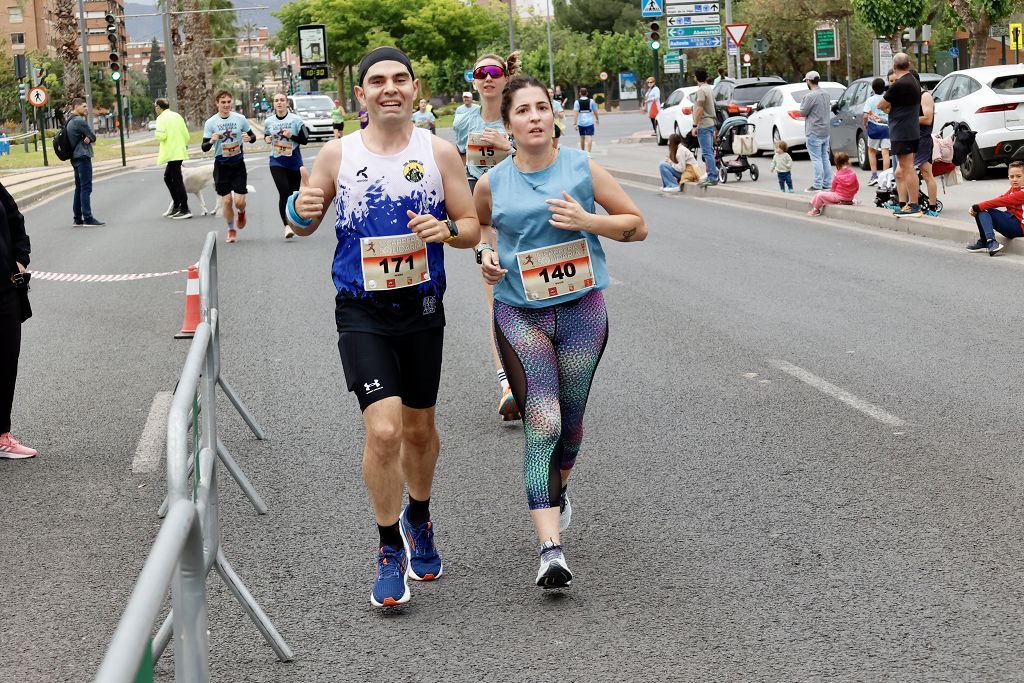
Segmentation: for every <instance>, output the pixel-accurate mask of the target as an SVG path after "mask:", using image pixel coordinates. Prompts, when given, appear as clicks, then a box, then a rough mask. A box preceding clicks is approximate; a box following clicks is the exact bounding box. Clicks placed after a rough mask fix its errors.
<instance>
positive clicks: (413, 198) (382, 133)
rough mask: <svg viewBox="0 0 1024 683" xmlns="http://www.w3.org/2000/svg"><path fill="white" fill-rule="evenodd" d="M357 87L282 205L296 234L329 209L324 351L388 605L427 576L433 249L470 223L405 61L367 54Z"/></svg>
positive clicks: (473, 238) (464, 243) (456, 167)
mask: <svg viewBox="0 0 1024 683" xmlns="http://www.w3.org/2000/svg"><path fill="white" fill-rule="evenodd" d="M358 83H359V85H358V86H356V88H355V93H356V97H357V98H358V99H359V102H360V103H361V104H362V105H363V106H364V107H365V108H366V110H367V112H368V113H369V125H367V126H366V128H365V129H363V130H362V131H357V132H355V133H352V134H351V135H348V136H346V137H343V138H341V139H340V140H331V141H329V142H328V143H327V144H326V145H324V147H323V149H322V150H321V151H320V153H319V154H318V155H317V157H316V163H315V164H314V165H313V172H312V175H310V174H308V173H307V171H306V170H305V169H304V168H303V169H302V187H301V189H300V190H299V191H298V192H297V193H295V194H293V195H292V196H291V198H290V199H289V203H288V208H287V211H288V219H289V222H290V223H291V224H292V227H293V229H294V230H295V233H296V234H297V235H300V236H306V235H309V234H311V233H312V232H313V231H314V230H316V228H317V226H318V225H319V224H320V221H321V220H322V218H323V215H324V208H325V206H326V204H327V202H330V201H331V200H334V202H335V207H336V208H337V211H338V221H337V225H336V227H335V231H336V233H337V236H338V246H337V249H336V250H335V252H334V265H333V267H332V275H333V279H334V284H335V286H336V287H337V289H338V295H337V299H336V306H335V319H336V321H337V326H338V349H339V350H340V352H341V362H342V366H343V367H344V369H345V380H346V382H347V383H348V388H349V391H353V392H355V394H356V397H357V398H358V399H359V407H360V408H361V409H362V411H363V426H364V428H365V430H366V442H365V445H364V448H363V480H364V481H365V482H366V488H367V489H368V491H369V494H370V501H371V502H372V504H373V511H374V514H375V515H376V518H377V529H378V532H379V534H380V544H379V546H378V550H377V554H376V555H377V578H376V581H375V582H374V586H373V591H372V592H371V594H370V602H371V603H373V604H374V605H375V606H377V607H391V606H394V605H400V604H403V603H405V602H407V601H408V600H409V584H408V578H409V577H411V578H413V579H415V580H419V581H428V580H432V579H436V578H438V577H440V576H441V571H442V564H441V557H440V555H439V554H438V552H437V550H436V549H435V546H434V528H433V523H432V521H431V518H430V509H429V503H430V490H431V485H432V484H433V479H434V468H435V466H436V464H437V457H438V453H439V452H440V449H441V442H440V439H439V438H438V434H437V428H436V426H435V422H434V406H435V403H436V402H437V390H438V385H439V383H440V378H441V348H442V342H443V335H444V308H443V307H442V304H441V297H442V295H443V294H444V289H445V273H444V253H443V252H444V244H448V245H449V246H452V247H458V248H462V249H466V248H469V247H472V246H473V245H475V244H476V242H477V240H478V239H479V236H480V223H479V222H478V221H477V218H476V211H475V210H474V208H473V200H472V197H471V196H470V193H469V186H468V185H467V184H466V176H465V171H464V170H463V168H462V160H461V159H460V158H459V153H458V152H457V151H456V150H455V147H453V146H452V145H451V143H449V142H447V141H445V140H443V139H442V138H440V137H438V136H436V135H431V134H430V131H428V130H426V129H424V128H416V127H415V126H414V125H413V123H412V119H411V116H412V111H413V107H414V105H415V102H416V96H417V94H418V92H419V81H418V80H416V78H415V77H414V76H413V70H412V63H411V62H410V61H409V57H408V56H406V54H405V53H404V52H402V51H401V50H398V49H397V48H394V47H379V48H377V49H375V50H372V51H370V52H369V53H367V54H366V55H365V56H364V57H363V59H362V61H361V62H360V63H359V73H358ZM403 484H406V485H408V488H409V504H408V505H407V506H406V507H405V509H404V510H403V509H402V486H403Z"/></svg>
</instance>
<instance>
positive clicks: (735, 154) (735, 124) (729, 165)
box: [715, 116, 760, 183]
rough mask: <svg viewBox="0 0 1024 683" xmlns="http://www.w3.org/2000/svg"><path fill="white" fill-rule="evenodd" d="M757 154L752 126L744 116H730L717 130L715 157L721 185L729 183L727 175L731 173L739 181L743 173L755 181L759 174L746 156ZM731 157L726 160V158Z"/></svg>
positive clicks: (755, 165) (755, 166)
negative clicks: (748, 174)
mask: <svg viewBox="0 0 1024 683" xmlns="http://www.w3.org/2000/svg"><path fill="white" fill-rule="evenodd" d="M756 152H757V144H756V143H755V142H754V124H752V123H750V122H749V121H747V117H746V116H730V117H729V118H727V119H726V120H725V121H723V122H722V127H721V128H719V129H718V147H717V148H716V149H715V155H716V156H717V157H718V178H719V180H721V181H722V182H723V183H727V182H729V174H730V173H732V174H733V175H735V176H736V179H737V180H739V179H741V178H742V177H743V174H744V173H747V172H749V173H750V179H751V180H757V177H758V176H759V175H760V172H759V171H758V170H757V164H753V163H751V162H750V160H749V159H748V158H747V155H749V154H754V153H756ZM727 156H729V157H732V158H731V159H726V157H727Z"/></svg>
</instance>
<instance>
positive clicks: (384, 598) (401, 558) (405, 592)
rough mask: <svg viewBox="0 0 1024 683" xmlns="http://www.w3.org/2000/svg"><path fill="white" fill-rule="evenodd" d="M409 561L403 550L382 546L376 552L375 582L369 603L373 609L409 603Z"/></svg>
mask: <svg viewBox="0 0 1024 683" xmlns="http://www.w3.org/2000/svg"><path fill="white" fill-rule="evenodd" d="M408 577H409V561H408V554H407V553H406V552H405V548H398V549H395V548H392V547H391V546H388V545H382V546H381V547H380V550H378V551H377V580H376V581H374V582H373V591H371V592H370V602H371V603H372V604H373V606H374V607H395V606H397V605H404V604H405V603H407V602H409V578H408Z"/></svg>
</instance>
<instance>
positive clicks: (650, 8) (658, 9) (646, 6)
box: [640, 0, 665, 17]
mask: <svg viewBox="0 0 1024 683" xmlns="http://www.w3.org/2000/svg"><path fill="white" fill-rule="evenodd" d="M664 13H665V6H664V0H640V16H642V17H660V16H661V15H662V14H664Z"/></svg>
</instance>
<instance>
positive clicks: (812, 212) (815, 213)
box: [807, 209, 821, 216]
mask: <svg viewBox="0 0 1024 683" xmlns="http://www.w3.org/2000/svg"><path fill="white" fill-rule="evenodd" d="M807 215H808V216H820V215H821V211H819V210H818V209H811V210H810V211H808V212H807Z"/></svg>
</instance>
